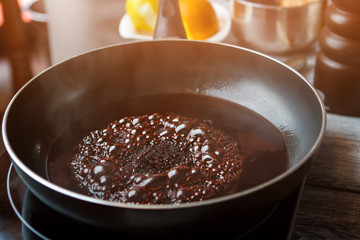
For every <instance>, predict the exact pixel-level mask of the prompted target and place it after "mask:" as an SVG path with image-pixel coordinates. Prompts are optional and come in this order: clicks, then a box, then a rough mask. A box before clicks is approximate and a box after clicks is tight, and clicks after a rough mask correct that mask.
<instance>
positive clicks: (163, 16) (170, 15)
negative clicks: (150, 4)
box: [153, 0, 187, 39]
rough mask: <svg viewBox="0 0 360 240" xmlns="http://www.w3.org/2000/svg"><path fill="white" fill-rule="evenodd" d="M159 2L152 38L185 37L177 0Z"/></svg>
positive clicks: (161, 0)
mask: <svg viewBox="0 0 360 240" xmlns="http://www.w3.org/2000/svg"><path fill="white" fill-rule="evenodd" d="M159 4H160V5H159V13H158V16H157V20H156V26H155V31H154V36H153V39H165V38H181V39H186V38H187V37H186V33H185V29H184V25H183V22H182V19H181V14H180V8H179V0H160V1H159Z"/></svg>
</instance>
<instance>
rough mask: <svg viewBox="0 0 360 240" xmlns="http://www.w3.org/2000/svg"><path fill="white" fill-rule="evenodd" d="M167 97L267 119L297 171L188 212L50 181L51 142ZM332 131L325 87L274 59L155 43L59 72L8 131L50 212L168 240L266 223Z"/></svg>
mask: <svg viewBox="0 0 360 240" xmlns="http://www.w3.org/2000/svg"><path fill="white" fill-rule="evenodd" d="M162 93H192V94H200V95H201V94H202V95H208V96H214V97H219V98H222V99H225V100H229V101H232V102H235V103H238V104H241V105H243V106H245V107H247V108H249V109H251V110H253V111H255V112H256V113H258V114H260V115H262V116H263V117H265V118H266V119H267V120H269V121H270V122H272V123H273V124H274V125H275V126H276V127H277V128H278V129H279V131H280V132H281V133H282V135H283V136H284V138H285V142H286V145H287V147H288V151H289V158H290V160H289V161H290V163H289V168H288V169H287V170H286V171H285V172H284V173H282V174H280V175H279V176H277V177H275V178H273V179H271V180H269V181H266V182H265V183H262V184H260V185H257V186H255V187H252V188H250V189H247V190H245V191H241V192H238V193H234V194H231V195H228V196H224V197H218V198H215V199H210V200H204V201H202V202H194V203H189V204H179V205H171V204H164V205H134V204H127V203H114V202H110V201H105V200H99V199H94V198H91V197H88V196H85V195H82V194H79V193H75V192H73V191H70V190H68V189H65V188H63V187H60V186H58V185H55V184H53V183H52V182H50V181H48V179H47V175H46V171H47V170H46V158H47V154H48V152H49V150H50V148H51V144H52V142H53V141H54V139H55V138H56V137H57V136H58V135H59V134H60V132H61V131H62V130H63V129H64V128H66V127H67V126H68V125H69V124H71V123H72V122H73V121H74V120H76V119H78V118H79V117H80V116H83V115H84V114H87V113H88V112H90V111H93V110H94V109H95V110H96V109H100V108H102V107H103V106H105V105H108V104H111V103H113V102H116V101H120V100H122V99H126V98H130V97H134V96H145V95H151V94H162ZM90 122H91V120H90ZM325 125H326V112H325V108H324V105H323V103H322V101H321V99H320V97H319V96H318V94H317V92H316V90H315V89H314V88H313V87H312V86H311V85H310V84H309V83H308V82H307V81H306V80H305V79H304V78H303V77H302V76H301V75H299V74H298V73H297V72H295V71H294V70H292V69H291V68H289V67H288V66H286V65H284V64H282V63H280V62H278V61H276V60H274V59H272V58H270V57H267V56H265V55H262V54H260V53H257V52H254V51H251V50H248V49H244V48H241V47H236V46H231V45H226V44H215V43H207V42H200V41H189V40H154V41H147V42H134V43H127V44H120V45H116V46H110V47H106V48H102V49H98V50H95V51H91V52H88V53H85V54H82V55H79V56H76V57H74V58H71V59H69V60H66V61H64V62H62V63H59V64H57V65H55V66H52V67H50V68H49V69H47V70H46V71H44V72H42V73H41V74H39V75H38V76H36V77H35V78H33V79H32V80H31V81H30V82H29V83H27V84H26V85H25V86H24V87H23V88H22V89H21V90H20V91H19V92H18V93H17V94H16V95H15V96H14V98H13V99H12V101H11V102H10V104H9V106H8V108H7V110H6V112H5V115H4V120H3V125H2V130H3V139H4V144H5V147H6V150H7V151H8V153H9V155H10V157H11V159H12V161H13V163H14V166H15V169H16V171H17V173H18V174H19V176H20V177H21V178H22V179H23V181H24V182H25V184H26V185H27V186H28V187H29V189H30V190H31V191H32V192H33V193H34V194H35V195H36V196H37V197H38V198H40V200H42V201H43V202H45V203H46V204H47V205H49V206H50V207H52V208H54V209H56V210H58V211H60V212H62V213H65V214H67V215H69V216H71V217H74V218H76V219H79V220H81V221H85V222H87V223H90V224H95V225H97V226H100V227H102V228H104V229H108V230H111V231H115V232H119V233H121V234H123V235H124V236H147V237H149V236H154V237H156V238H161V237H169V236H173V237H179V236H180V237H184V236H189V234H190V233H191V234H193V235H196V234H204V233H207V234H210V235H214V234H222V233H224V231H225V230H224V229H227V230H226V231H230V230H229V229H234V227H236V226H239V225H241V224H246V223H247V222H249V221H250V222H251V221H254V219H256V218H259V217H261V216H264V212H266V211H270V210H271V209H272V207H273V206H274V205H276V203H277V202H279V201H280V200H281V199H283V198H284V197H285V196H287V194H289V193H290V192H291V191H292V190H294V189H295V188H296V187H297V186H298V185H299V184H300V183H301V181H302V180H303V179H304V177H305V175H306V173H307V171H308V170H309V167H310V162H311V159H312V158H313V157H314V155H315V153H316V150H317V149H318V147H319V145H320V142H321V139H322V137H323V135H324V131H325ZM169 234H171V235H169ZM174 234H175V236H174Z"/></svg>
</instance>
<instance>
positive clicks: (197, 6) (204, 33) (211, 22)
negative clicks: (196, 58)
mask: <svg viewBox="0 0 360 240" xmlns="http://www.w3.org/2000/svg"><path fill="white" fill-rule="evenodd" d="M179 4H180V12H181V18H182V20H183V24H184V28H185V32H186V35H187V37H188V38H189V39H196V40H204V39H206V38H209V37H211V36H212V35H214V34H215V33H217V32H218V31H219V23H218V19H217V16H216V13H215V10H214V8H213V7H212V5H211V4H210V3H209V1H207V0H180V1H179Z"/></svg>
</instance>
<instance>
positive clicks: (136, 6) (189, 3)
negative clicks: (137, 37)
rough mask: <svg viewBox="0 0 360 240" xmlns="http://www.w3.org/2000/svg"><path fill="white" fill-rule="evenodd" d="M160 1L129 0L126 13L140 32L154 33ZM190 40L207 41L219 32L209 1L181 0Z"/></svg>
mask: <svg viewBox="0 0 360 240" xmlns="http://www.w3.org/2000/svg"><path fill="white" fill-rule="evenodd" d="M158 1H159V0H127V1H126V12H127V13H128V14H129V17H130V19H131V21H132V22H133V24H134V26H135V28H136V29H137V31H139V32H147V34H151V33H153V32H154V29H155V24H156V18H157V13H158V7H159V6H158V5H159V2H158ZM179 7H180V13H181V18H182V21H183V24H184V28H185V32H186V35H187V38H188V39H194V40H205V39H207V38H209V37H211V36H212V35H214V34H215V33H217V32H218V31H219V23H218V19H217V16H216V12H215V10H214V8H213V7H212V5H211V3H210V2H209V1H208V0H179Z"/></svg>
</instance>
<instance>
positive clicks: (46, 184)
mask: <svg viewBox="0 0 360 240" xmlns="http://www.w3.org/2000/svg"><path fill="white" fill-rule="evenodd" d="M174 41H175V42H186V43H196V42H197V43H201V44H209V45H221V46H225V47H231V48H235V49H239V50H242V51H245V52H250V53H252V54H255V55H260V56H262V57H265V58H267V59H269V60H271V61H275V62H277V63H278V64H280V65H282V66H283V67H285V68H287V69H288V71H291V72H293V73H295V74H296V75H297V76H298V77H299V78H301V79H302V81H303V82H304V84H306V85H307V87H308V88H309V89H310V90H311V91H312V92H313V94H314V95H315V97H316V99H317V104H319V106H320V110H321V117H322V119H321V121H322V122H321V128H320V130H319V134H318V136H317V139H316V141H315V142H314V144H313V146H312V147H311V149H310V150H309V151H308V152H307V154H306V155H305V156H304V157H303V158H302V159H301V160H299V161H298V163H297V164H295V165H294V166H292V167H290V168H288V169H287V170H286V171H285V172H283V173H281V174H280V175H278V176H276V177H275V178H272V179H270V180H268V181H266V182H264V183H262V184H259V185H256V186H254V187H251V188H249V189H246V190H243V191H240V192H237V193H232V194H229V195H225V196H221V197H216V198H212V199H206V200H202V201H197V202H189V203H179V204H174V203H170V204H137V203H121V202H112V201H109V200H102V199H96V198H93V197H90V196H86V195H84V194H80V193H77V192H74V191H71V190H68V189H66V188H64V187H60V186H58V185H56V184H54V183H52V182H50V181H49V180H47V179H45V178H43V177H41V176H40V175H38V174H37V173H35V172H34V171H33V170H31V169H30V168H29V167H27V166H26V165H25V164H24V163H23V162H22V161H21V159H20V158H19V157H18V156H17V154H16V153H15V151H14V150H13V148H12V147H11V145H10V142H9V141H8V134H7V130H6V128H7V120H8V119H7V118H8V115H9V112H10V110H11V106H12V105H13V103H14V102H15V101H16V99H17V97H18V96H19V95H20V94H21V93H22V92H23V91H24V89H25V88H26V87H27V86H28V85H30V84H31V83H32V82H33V81H35V80H36V79H37V77H38V76H39V75H41V74H43V73H44V72H46V71H49V70H51V69H52V68H54V67H56V66H57V65H59V64H61V63H63V62H66V61H69V60H71V59H73V58H76V57H78V56H81V55H84V54H88V53H91V52H95V51H99V50H101V49H105V48H112V47H116V46H121V45H127V44H143V43H146V44H152V43H157V42H174ZM326 118H327V117H326V108H325V105H324V103H323V101H322V98H321V96H320V95H319V93H318V92H317V90H316V89H315V88H314V87H313V86H312V85H311V84H310V83H309V82H308V81H307V80H306V79H305V78H304V77H303V76H302V75H301V74H300V73H298V72H297V71H296V70H295V69H293V68H291V67H290V66H288V65H286V64H284V63H282V62H280V61H279V60H277V59H275V58H272V57H270V56H268V55H266V54H263V53H260V52H257V51H254V50H251V49H248V48H244V47H240V46H235V45H232V44H227V43H207V42H202V41H197V40H186V39H161V40H152V41H136V42H126V43H119V44H114V45H109V46H105V47H101V48H97V49H94V50H91V51H87V52H84V53H81V54H78V55H75V56H73V57H71V58H68V59H65V60H63V61H61V62H59V63H57V64H54V65H52V66H51V67H49V68H47V69H45V70H44V71H42V72H41V73H39V74H38V75H36V76H34V77H33V78H32V79H30V80H29V81H28V82H27V83H26V84H25V85H24V86H23V87H22V88H21V89H20V90H19V91H18V92H17V93H16V94H15V95H14V96H13V98H12V99H11V101H10V102H9V104H8V106H7V108H6V110H5V113H4V116H3V121H2V137H3V142H4V146H5V149H6V151H7V152H8V154H9V156H10V158H11V160H12V161H13V163H14V165H16V166H17V167H18V168H20V169H21V170H22V171H23V172H24V173H25V174H27V175H28V176H29V177H30V178H32V179H33V180H35V181H36V182H38V183H40V184H41V185H42V186H44V187H46V188H48V189H51V190H52V191H55V192H57V193H59V194H64V195H66V196H68V197H71V198H75V199H78V200H81V201H85V202H88V203H93V204H97V205H103V206H109V207H116V208H127V209H139V210H141V209H143V210H167V209H182V208H192V207H202V206H208V205H213V204H216V203H221V202H226V201H230V200H232V199H235V198H240V197H242V196H246V195H250V194H252V193H255V192H258V191H260V190H262V189H265V188H267V187H269V186H271V185H273V184H275V183H276V182H279V181H280V180H281V179H283V178H286V177H287V176H289V175H291V174H292V173H294V172H295V171H296V170H297V169H299V168H301V167H302V166H303V165H304V164H305V163H306V162H307V161H308V160H309V159H310V158H311V156H313V155H314V154H315V152H316V151H317V149H318V148H319V146H320V144H321V141H322V139H323V137H324V135H325V130H326ZM26 185H27V186H28V184H26ZM28 187H29V186H28Z"/></svg>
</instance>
